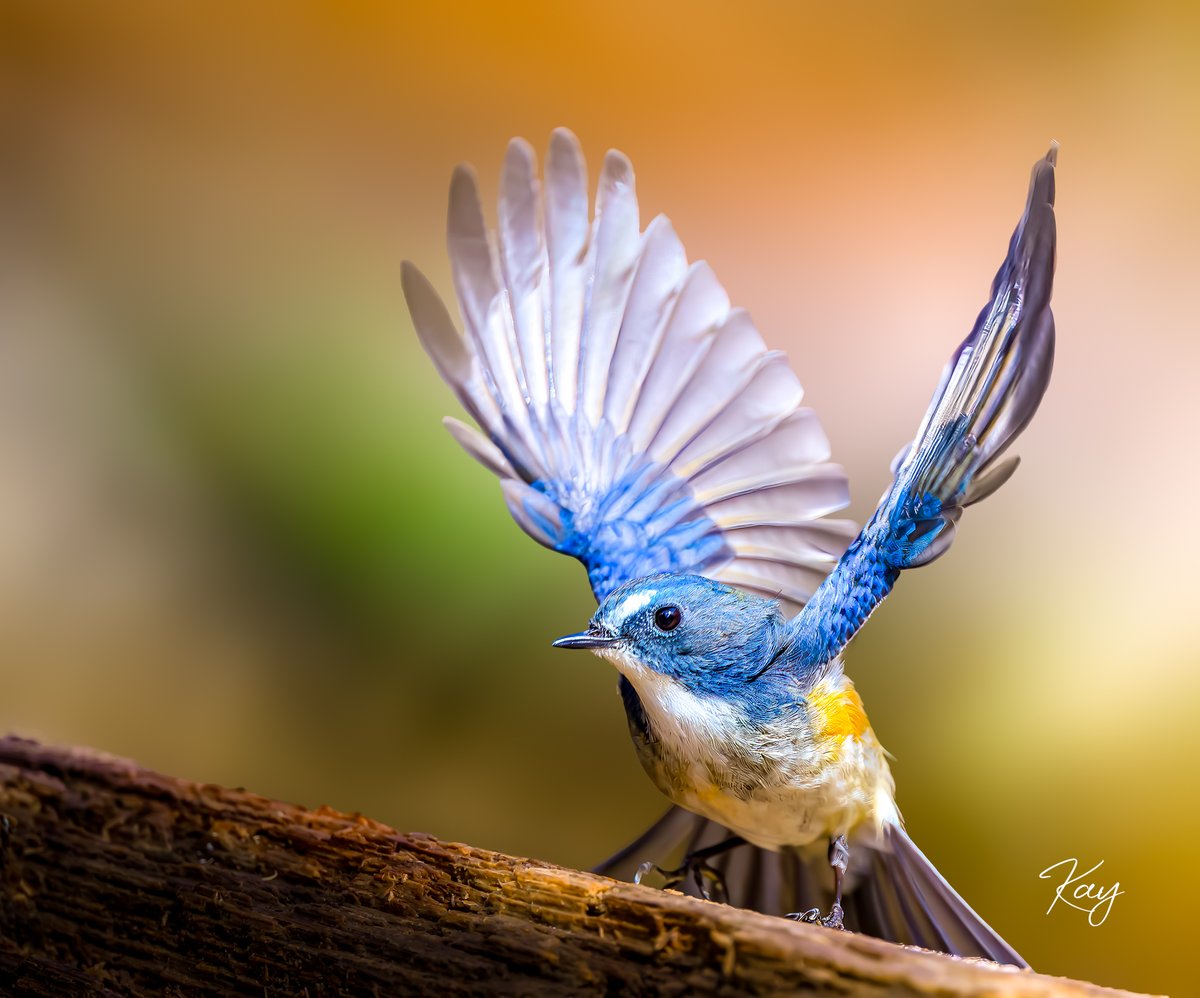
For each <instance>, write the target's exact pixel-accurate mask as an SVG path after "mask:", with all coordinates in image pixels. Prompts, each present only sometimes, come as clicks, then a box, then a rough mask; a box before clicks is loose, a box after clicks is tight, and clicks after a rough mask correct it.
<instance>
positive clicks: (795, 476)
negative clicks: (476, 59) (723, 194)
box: [402, 129, 1056, 965]
mask: <svg viewBox="0 0 1200 998" xmlns="http://www.w3.org/2000/svg"><path fill="white" fill-rule="evenodd" d="M1055 159H1056V147H1052V148H1051V150H1050V152H1049V153H1048V154H1047V156H1046V157H1045V158H1044V159H1042V160H1040V161H1038V163H1037V164H1035V166H1034V168H1033V176H1032V180H1031V183H1030V189H1029V197H1028V201H1027V204H1026V207H1025V212H1024V214H1023V216H1022V218H1021V220H1020V223H1019V224H1018V225H1017V228H1016V231H1015V233H1014V234H1013V237H1012V241H1011V243H1010V245H1009V249H1008V255H1007V257H1006V258H1005V260H1004V263H1003V265H1002V266H1001V268H1000V271H999V273H998V274H997V275H996V279H995V281H994V283H993V284H992V291H991V297H990V300H989V301H988V303H987V305H985V306H984V308H983V311H982V312H980V314H979V317H978V319H977V320H976V322H975V326H974V328H973V329H972V331H971V333H970V335H969V336H968V337H967V338H966V339H965V340H964V341H963V343H962V344H961V345H960V346H959V347H958V349H957V350H956V351H955V352H954V354H953V356H952V357H951V358H950V362H949V364H948V365H947V367H946V369H945V373H944V374H943V376H942V379H941V383H940V385H939V386H938V388H937V390H936V391H935V393H934V396H933V401H932V402H931V404H930V406H929V409H928V411H927V412H926V413H925V416H924V418H923V419H922V421H921V423H920V426H919V427H918V429H917V432H916V435H915V437H914V439H913V441H912V443H911V444H910V445H909V446H908V447H907V448H906V449H905V450H903V451H902V452H901V454H900V455H899V456H898V457H897V459H896V461H895V462H894V463H893V467H892V471H893V478H892V482H891V485H890V487H889V488H888V490H887V491H886V492H885V494H884V496H883V498H882V499H881V501H880V503H879V506H878V508H877V509H876V511H875V513H874V515H873V516H872V517H871V520H870V522H869V523H868V524H867V525H866V527H864V528H863V529H862V531H861V532H858V533H857V535H856V533H855V527H854V525H853V524H851V523H849V522H848V521H846V520H838V519H830V518H828V514H831V513H834V512H836V511H837V510H839V509H842V508H843V507H844V506H845V505H846V504H847V502H848V489H847V483H846V479H845V475H844V474H843V472H842V470H841V469H840V468H839V467H837V466H836V465H834V464H831V463H829V456H830V455H829V445H828V442H827V440H826V438H825V435H824V433H823V431H822V430H821V426H820V424H819V422H818V420H817V418H816V416H815V415H814V414H813V412H812V411H811V410H809V409H806V408H804V407H802V405H801V399H802V395H803V392H802V389H801V387H800V383H799V381H798V380H797V379H796V376H795V375H794V374H793V373H792V371H791V370H790V368H789V367H788V365H787V362H786V360H785V358H784V356H783V355H782V354H780V353H777V352H774V351H769V350H767V349H766V346H765V345H764V343H763V340H762V337H761V336H760V335H759V333H758V331H757V330H756V329H755V327H754V324H753V323H752V322H751V320H750V317H749V315H748V314H747V313H746V312H745V311H743V310H741V309H737V308H732V307H731V306H730V302H729V299H728V297H727V296H726V294H725V292H724V290H723V289H722V287H721V285H720V284H719V283H718V281H717V279H716V277H715V276H714V275H713V272H712V270H711V269H710V268H709V267H708V266H707V265H706V264H704V263H693V264H690V265H689V263H688V261H687V257H686V255H685V253H684V250H683V246H682V245H681V243H680V241H679V239H678V238H677V237H676V235H675V233H674V231H673V230H672V228H671V225H670V223H669V222H668V221H667V220H666V219H665V218H663V217H658V218H655V219H654V220H653V221H652V222H651V223H650V224H649V225H648V226H647V227H646V229H645V231H642V230H641V228H640V222H639V217H638V206H637V200H636V197H635V194H634V181H633V170H632V168H631V166H630V164H629V161H628V160H627V159H626V158H625V157H624V156H622V155H621V154H620V153H617V152H610V153H609V154H608V155H607V157H606V159H605V161H604V166H603V169H602V171H601V174H600V181H599V189H598V192H597V194H596V202H595V212H594V218H591V219H589V213H588V193H587V182H586V171H585V166H584V161H583V156H582V153H581V151H580V148H579V144H578V142H577V141H576V139H575V137H574V136H573V135H572V134H571V133H570V132H568V131H565V130H562V129H560V130H557V131H555V132H554V133H553V135H552V137H551V140H550V149H549V155H548V159H547V163H546V171H545V184H544V190H543V187H542V185H541V184H539V181H538V177H537V169H536V164H535V158H534V154H533V151H532V149H531V148H530V146H529V145H528V144H527V143H525V142H524V141H522V140H514V141H513V142H512V143H511V144H510V145H509V148H508V154H507V156H506V159H505V163H504V168H503V174H502V176H501V184H500V201H499V232H498V238H493V237H491V236H489V232H488V229H487V226H486V224H485V222H484V216H483V211H482V207H481V204H480V198H479V193H478V189H477V186H476V183H475V180H474V176H473V174H472V173H471V171H470V170H469V168H467V167H460V168H459V169H458V170H457V171H456V172H455V174H454V177H453V180H452V183H451V187H450V208H449V222H448V230H449V250H450V257H451V260H452V263H453V272H454V285H455V290H456V291H457V294H458V301H459V304H460V306H461V311H462V318H463V322H464V325H465V327H466V334H465V336H464V335H460V334H459V332H458V330H457V329H456V328H455V326H454V323H453V321H452V320H451V318H450V315H449V313H448V312H447V310H446V307H445V306H444V305H443V303H442V301H441V300H440V299H439V298H438V296H437V294H436V293H435V292H434V290H433V288H432V287H431V285H430V284H429V282H428V281H427V280H426V279H425V278H424V277H423V276H422V275H421V274H420V273H419V271H417V270H416V268H415V267H413V266H412V265H411V264H408V263H406V264H405V265H404V269H403V275H402V276H403V287H404V292H405V296H406V298H407V301H408V305H409V309H410V312H411V314H412V319H413V323H414V325H415V327H416V330H417V333H418V335H419V337H420V339H421V342H422V344H423V345H424V347H425V349H426V351H427V352H428V354H429V356H430V357H431V358H432V360H433V362H434V364H435V365H436V367H437V369H438V371H439V372H440V373H441V375H442V377H443V378H444V379H445V380H446V382H447V383H448V384H449V385H450V386H451V387H452V388H453V390H454V391H455V392H456V394H457V396H458V398H459V399H460V401H461V402H462V404H463V407H464V408H465V409H466V410H467V412H468V413H469V414H470V415H471V417H472V418H473V419H474V421H475V423H476V424H477V426H478V427H479V429H478V430H475V429H472V428H470V427H468V426H466V425H465V424H463V423H460V422H458V421H456V420H453V419H448V420H446V425H447V426H448V428H449V429H450V432H451V433H452V434H453V435H454V437H455V438H456V439H457V440H458V442H459V443H460V444H461V445H462V446H463V447H464V448H465V449H466V450H467V451H468V452H469V453H470V454H471V455H473V456H474V457H475V458H476V459H477V460H478V461H480V462H481V463H482V464H483V465H484V466H485V467H486V468H489V469H490V470H491V471H492V472H494V473H495V474H496V475H497V476H498V477H499V479H500V485H501V490H502V492H503V495H504V499H505V501H506V503H507V504H508V508H509V510H510V512H511V513H512V516H513V518H514V519H515V520H516V521H517V523H518V524H519V525H520V526H521V528H522V529H523V530H524V531H525V532H526V533H527V534H529V535H530V536H531V537H533V538H534V539H535V540H537V541H538V542H539V543H541V544H543V545H545V546H546V547H549V548H552V549H553V550H555V551H561V552H563V553H564V554H569V555H571V556H573V557H575V558H577V559H579V560H580V561H581V562H582V563H583V564H584V566H585V567H586V569H587V573H588V578H589V580H590V582H591V585H592V589H593V591H594V593H595V595H596V599H597V601H598V602H599V607H598V609H597V610H596V613H595V615H594V616H593V617H592V619H591V621H590V623H589V624H588V627H587V629H586V630H585V631H584V632H582V633H579V634H574V635H569V636H567V637H565V638H561V639H559V640H558V641H556V642H555V644H556V645H557V646H559V647H565V648H586V649H591V650H592V651H594V652H596V653H597V654H599V655H601V656H602V657H604V658H606V659H608V660H609V661H610V662H612V663H613V665H614V666H615V667H616V669H617V671H618V673H619V675H620V678H619V681H618V682H619V689H620V694H621V699H622V702H623V704H624V707H625V712H626V716H627V720H628V724H629V730H630V734H631V735H632V738H633V742H634V745H635V747H636V749H637V754H638V757H639V759H640V760H641V762H642V765H643V767H644V768H645V770H646V772H647V773H648V774H649V776H650V778H651V779H652V780H653V781H654V783H655V785H656V786H657V787H658V788H659V789H660V790H661V791H662V793H663V794H664V795H665V796H666V797H667V798H668V799H670V801H671V802H672V805H673V807H672V808H671V810H670V811H668V812H667V814H666V815H665V816H664V817H663V818H662V819H661V820H660V821H659V822H658V823H657V824H656V825H655V826H654V827H653V828H651V829H650V830H649V831H648V832H647V833H646V834H645V835H643V836H642V837H641V838H640V839H638V840H637V841H636V842H634V843H632V844H631V845H630V846H628V847H627V848H626V849H624V850H622V851H621V852H620V853H618V854H617V855H616V856H614V857H612V859H611V860H609V861H608V862H607V863H605V864H603V865H602V866H601V867H599V868H598V869H599V871H600V872H604V873H608V874H610V875H613V876H619V877H625V878H628V877H631V876H632V877H633V878H634V879H638V880H641V879H642V878H643V877H644V876H646V875H648V874H649V873H650V872H651V871H654V870H658V871H659V872H660V873H661V874H663V876H664V877H665V878H666V883H667V884H668V885H671V886H681V887H683V888H685V889H687V890H689V891H690V892H692V893H698V894H700V895H702V896H705V897H714V898H720V899H727V900H729V901H730V902H731V903H734V904H738V905H742V906H746V907H751V908H755V909H757V910H760V911H764V912H768V913H775V914H784V913H791V914H794V915H796V917H800V918H804V919H806V920H810V921H821V922H822V923H824V924H826V925H829V926H833V927H845V928H852V929H857V930H859V931H862V932H866V933H869V934H872V935H876V936H880V937H882V938H885V939H891V940H894V941H896V942H901V943H911V944H916V945H920V946H924V947H927V948H930V949H935V950H941V951H944V952H948V953H954V954H958V955H961V956H982V957H987V958H990V959H993V960H997V961H1000V962H1004V963H1012V964H1017V965H1024V964H1023V961H1022V960H1021V958H1020V957H1019V956H1018V955H1017V954H1016V952H1014V951H1013V949H1012V948H1011V947H1010V946H1009V945H1008V944H1007V943H1005V942H1004V940H1003V939H1002V938H1001V937H1000V936H999V935H997V934H996V933H995V932H994V931H993V930H992V929H991V928H990V927H989V926H988V925H987V924H986V923H985V922H984V921H983V920H982V919H981V918H980V917H979V916H978V915H976V914H975V912H973V911H972V910H971V909H970V907H968V906H967V904H966V903H965V902H964V901H963V900H962V898H960V897H959V896H958V894H956V893H955V892H954V890H953V889H952V888H951V887H950V886H949V884H947V883H946V881H945V880H944V879H943V878H942V877H941V876H940V875H939V873H938V872H937V870H936V869H935V868H934V867H933V865H932V864H931V863H930V862H929V861H928V860H927V859H926V858H925V856H924V855H922V853H921V852H920V850H919V849H917V847H916V846H915V845H914V844H913V842H912V840H911V839H910V838H909V837H908V835H907V834H906V833H905V831H904V826H903V822H902V819H901V817H900V812H899V811H898V810H897V807H896V804H895V794H894V784H893V780H892V776H891V772H890V770H889V767H888V761H887V754H886V753H885V751H884V749H883V747H882V746H881V745H880V743H879V741H878V739H877V738H876V736H875V733H874V732H873V730H872V729H871V725H870V723H869V721H868V720H867V715H866V712H865V710H864V708H863V704H862V701H861V699H860V698H859V696H858V694H857V693H856V692H855V689H854V686H853V684H852V683H851V681H850V680H849V679H848V678H847V677H846V675H845V673H844V671H843V666H842V658H841V655H842V651H843V649H844V648H845V647H846V645H847V643H848V642H849V641H850V639H851V638H852V637H853V636H854V635H855V633H857V631H858V629H859V628H860V627H861V626H862V625H863V624H864V623H865V622H866V620H867V618H868V617H869V616H870V615H871V613H872V612H873V611H874V610H875V608H876V607H877V606H878V605H879V604H880V602H882V600H883V599H884V598H885V597H886V596H887V595H888V593H889V592H890V591H891V589H892V587H893V586H894V585H895V583H896V580H897V578H898V577H899V575H900V574H901V573H902V572H903V571H905V570H906V569H910V568H916V567H919V566H921V565H926V564H928V563H929V562H931V561H933V560H934V559H935V558H937V557H938V556H939V555H941V554H942V553H943V552H945V551H946V549H947V548H948V547H949V546H950V544H951V542H952V540H953V538H954V531H955V528H956V525H957V523H958V521H959V518H960V517H961V515H962V512H963V510H964V509H965V508H966V507H967V506H969V505H971V504H972V503H975V502H978V501H979V500H981V499H983V498H985V497H987V496H988V495H990V494H991V493H992V492H994V491H995V490H996V489H997V488H999V487H1000V486H1001V485H1002V484H1003V483H1004V482H1005V481H1006V480H1007V479H1008V477H1009V476H1010V475H1011V474H1012V472H1013V470H1014V469H1015V467H1016V464H1017V459H1016V458H1015V457H1007V458H1006V457H1004V453H1005V451H1006V449H1007V448H1008V446H1009V444H1010V443H1012V441H1013V439H1014V438H1015V437H1016V436H1017V434H1019V433H1020V432H1021V430H1022V429H1023V428H1024V427H1025V426H1026V424H1027V423H1028V422H1029V420H1030V419H1031V418H1032V416H1033V414H1034V412H1035V410H1036V409H1037V406H1038V403H1039V402H1040V400H1041V398H1042V395H1043V393H1044V392H1045V389H1046V385H1047V383H1048V381H1049V377H1050V369H1051V365H1052V360H1053V352H1054V320H1053V317H1052V315H1051V311H1050V292H1051V283H1052V280H1053V272H1054V259H1055V223H1054V208H1053V205H1054V164H1055ZM681 854H682V856H683V862H682V865H680V866H679V867H678V868H677V869H673V870H663V869H662V868H661V867H659V866H657V865H656V864H657V863H659V862H662V861H664V860H666V859H667V858H668V857H672V856H673V857H679V856H680V855H681ZM800 909H805V910H803V911H801V910H800Z"/></svg>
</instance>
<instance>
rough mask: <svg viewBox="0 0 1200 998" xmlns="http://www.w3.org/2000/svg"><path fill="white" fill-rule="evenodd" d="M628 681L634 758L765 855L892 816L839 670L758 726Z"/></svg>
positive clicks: (673, 792)
mask: <svg viewBox="0 0 1200 998" xmlns="http://www.w3.org/2000/svg"><path fill="white" fill-rule="evenodd" d="M631 679H632V682H633V685H634V687H635V688H636V689H637V692H638V696H639V699H640V701H641V704H642V707H643V710H644V712H645V716H644V718H642V719H641V723H640V724H639V723H637V721H636V720H635V719H634V718H633V717H632V716H631V723H630V730H631V732H632V734H633V737H634V742H635V744H636V745H637V749H638V755H639V758H640V759H641V762H642V765H643V766H644V767H645V769H646V771H647V773H649V775H650V777H651V779H653V780H654V782H655V784H656V785H657V786H658V788H659V789H660V790H661V791H662V792H663V793H664V794H665V795H666V796H667V797H669V798H670V799H671V800H672V801H673V802H674V803H676V804H679V805H680V806H682V807H684V808H686V809H687V810H689V811H692V812H694V813H697V814H701V815H703V816H704V817H706V818H710V819H712V820H713V821H717V822H719V823H720V824H722V825H724V826H725V827H726V828H728V829H730V830H731V831H733V832H736V833H737V834H739V835H741V836H742V837H743V838H745V839H746V840H747V841H749V842H753V843H754V844H755V845H758V846H761V847H763V848H767V849H779V848H781V847H783V846H804V845H808V844H809V843H811V842H814V841H816V840H818V839H824V838H828V837H830V836H834V835H838V834H843V833H850V832H853V831H854V830H856V829H857V828H859V826H862V825H864V824H865V823H868V822H869V823H870V824H872V825H874V824H878V823H879V822H881V821H886V820H894V819H895V818H896V808H895V804H894V803H893V782H892V777H891V772H890V770H889V768H888V764H887V760H886V757H885V755H884V752H883V748H882V746H880V744H879V742H878V740H877V739H876V737H875V734H874V732H873V731H872V730H871V727H870V724H869V722H868V721H867V717H866V713H865V711H864V710H863V706H862V701H861V700H860V699H859V697H858V694H857V692H856V691H855V690H854V687H853V684H852V683H851V682H850V680H848V679H846V678H845V676H844V675H842V674H841V673H840V672H837V673H836V674H835V675H831V676H829V677H827V678H826V679H824V680H822V681H821V682H820V683H818V684H817V685H816V686H815V687H813V688H812V689H811V690H809V691H808V692H807V693H805V694H803V695H798V696H797V698H796V701H795V704H794V708H793V709H789V710H785V711H783V712H782V713H780V714H779V715H778V717H776V718H775V719H773V720H771V721H766V722H764V721H761V720H759V721H752V720H750V719H748V718H747V717H746V716H745V714H744V713H743V712H742V711H741V710H740V708H739V707H738V706H737V705H735V704H733V703H731V702H729V701H727V700H722V699H719V698H712V697H705V696H703V695H697V694H693V693H691V692H689V691H687V690H685V689H684V688H683V687H682V686H680V684H678V683H677V682H675V681H674V680H670V679H667V678H665V677H661V676H654V675H644V674H643V675H635V676H633V677H631Z"/></svg>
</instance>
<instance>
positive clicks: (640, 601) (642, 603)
mask: <svg viewBox="0 0 1200 998" xmlns="http://www.w3.org/2000/svg"><path fill="white" fill-rule="evenodd" d="M656 595H658V590H657V589H643V590H642V591H641V592H637V593H632V594H631V595H629V596H626V597H625V598H624V599H623V600H621V602H620V603H618V604H617V609H616V613H614V614H613V617H614V618H615V622H616V623H617V624H623V623H625V621H627V620H628V619H629V618H630V617H632V616H633V615H634V614H635V613H637V612H638V611H639V610H644V609H645V608H646V607H647V606H648V605H649V604H650V602H651V601H652V600H653V599H654V597H655V596H656Z"/></svg>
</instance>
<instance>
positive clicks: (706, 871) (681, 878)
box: [633, 855, 729, 904]
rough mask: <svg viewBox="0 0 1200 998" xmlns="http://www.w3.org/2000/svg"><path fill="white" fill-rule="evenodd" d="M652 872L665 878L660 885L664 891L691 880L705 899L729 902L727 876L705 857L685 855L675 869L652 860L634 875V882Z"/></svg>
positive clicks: (642, 879) (639, 881) (643, 878)
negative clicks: (664, 867) (712, 865)
mask: <svg viewBox="0 0 1200 998" xmlns="http://www.w3.org/2000/svg"><path fill="white" fill-rule="evenodd" d="M652 873H653V874H657V875H658V876H660V877H662V878H663V882H662V884H661V885H660V886H661V888H662V890H664V891H667V890H674V889H677V888H680V887H682V886H683V885H685V884H686V883H687V882H688V881H689V880H690V881H691V883H692V884H693V885H694V886H695V888H696V890H697V891H699V892H700V896H701V897H702V898H704V900H705V901H720V902H722V903H725V904H728V903H729V891H728V890H726V888H725V878H724V877H723V876H721V871H720V870H717V869H714V868H713V867H711V866H709V865H708V863H707V862H706V861H705V860H704V858H703V857H700V856H691V855H689V856H685V857H684V859H683V862H682V863H681V864H680V865H679V866H678V867H676V868H675V869H674V870H664V869H663V868H662V867H661V866H658V865H657V864H655V863H651V862H646V863H643V864H642V865H641V866H639V867H638V868H637V872H636V873H635V874H634V875H633V882H634V883H635V884H640V883H643V882H644V881H645V879H646V877H648V876H649V875H650V874H652ZM650 886H652V885H650Z"/></svg>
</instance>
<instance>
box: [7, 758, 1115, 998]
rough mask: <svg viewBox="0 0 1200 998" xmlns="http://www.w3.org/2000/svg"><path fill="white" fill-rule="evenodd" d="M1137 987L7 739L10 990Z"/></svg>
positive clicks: (1025, 990)
mask: <svg viewBox="0 0 1200 998" xmlns="http://www.w3.org/2000/svg"><path fill="white" fill-rule="evenodd" d="M796 991H809V992H811V991H816V992H825V991H828V992H836V993H838V994H841V995H884V994H887V995H933V994H939V995H950V994H952V995H985V994H986V995H992V996H1010V995H1040V996H1050V995H1054V996H1095V998H1098V996H1101V995H1108V996H1115V995H1118V994H1126V992H1116V991H1111V990H1107V989H1104V988H1098V987H1096V986H1094V985H1090V984H1084V983H1077V982H1072V981H1067V980H1065V979H1062V978H1050V977H1044V976H1041V975H1037V974H1032V973H1029V972H1023V971H1016V970H1013V969H1011V968H1010V969H1004V968H999V967H996V966H995V965H992V964H987V963H981V962H974V961H964V960H956V959H952V958H950V957H944V956H941V955H938V954H931V953H926V952H924V951H920V950H914V949H909V948H904V947H899V946H895V945H892V944H890V943H884V942H881V941H879V940H876V939H870V938H867V937H865V936H860V935H856V934H854V933H849V932H835V931H832V930H829V929H824V928H821V927H819V926H812V925H801V924H797V923H795V922H789V921H787V920H785V919H780V918H770V917H767V916H763V915H758V914H755V913H753V912H747V911H740V910H737V909H734V908H730V907H727V906H725V905H719V904H712V903H709V902H705V901H697V900H694V899H692V898H687V897H683V896H681V895H678V894H675V893H673V892H666V891H659V890H654V889H651V888H646V887H636V886H634V885H631V884H623V883H619V882H617V881H613V880H608V879H606V878H603V877H597V876H593V875H591V874H588V873H581V872H579V871H576V870H569V869H564V868H562V867H558V866H554V865H552V864H549V863H542V862H538V861H536V860H531V859H521V858H517V857H513V856H505V855H502V854H500V853H495V852H489V851H488V850H486V849H477V848H474V847H471V846H466V845H458V844H453V843H446V842H440V841H438V840H437V839H434V838H431V837H429V836H426V835H403V834H400V833H398V832H396V831H394V830H393V829H391V828H387V827H385V826H384V825H381V824H379V823H378V822H374V821H371V820H369V819H367V818H363V817H361V816H358V815H346V814H341V813H338V812H336V811H333V810H330V809H328V808H319V809H317V810H316V811H309V810H306V809H304V808H300V807H296V806H294V805H291V804H283V803H280V802H278V801H272V800H267V799H265V798H263V797H259V796H256V795H255V794H251V793H247V792H245V791H243V790H228V789H224V788H221V787H215V786H205V785H199V784H194V783H189V782H187V781H184V780H177V779H172V778H169V777H165V776H160V775H158V774H155V773H152V772H148V771H146V770H144V769H141V768H140V767H138V766H136V765H134V764H133V763H130V762H125V761H122V760H119V759H114V758H111V757H107V756H104V755H101V754H99V753H95V752H90V751H85V750H79V749H56V748H48V747H44V746H41V745H38V744H36V743H34V742H29V741H24V740H20V739H15V738H7V739H0V992H2V993H3V994H6V995H9V994H11V995H81V994H120V995H137V994H168V995H190V994H200V993H204V994H229V995H242V994H245V995H257V996H261V995H308V996H312V998H316V996H322V995H341V994H355V995H357V994H363V995H408V994H430V995H466V994H512V995H516V994H521V995H528V994H543V993H545V994H566V993H571V994H577V993H578V994H633V995H639V994H647V995H650V994H654V995H660V994H661V995H683V994H718V995H735V994H736V995H743V994H779V993H788V992H796Z"/></svg>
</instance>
